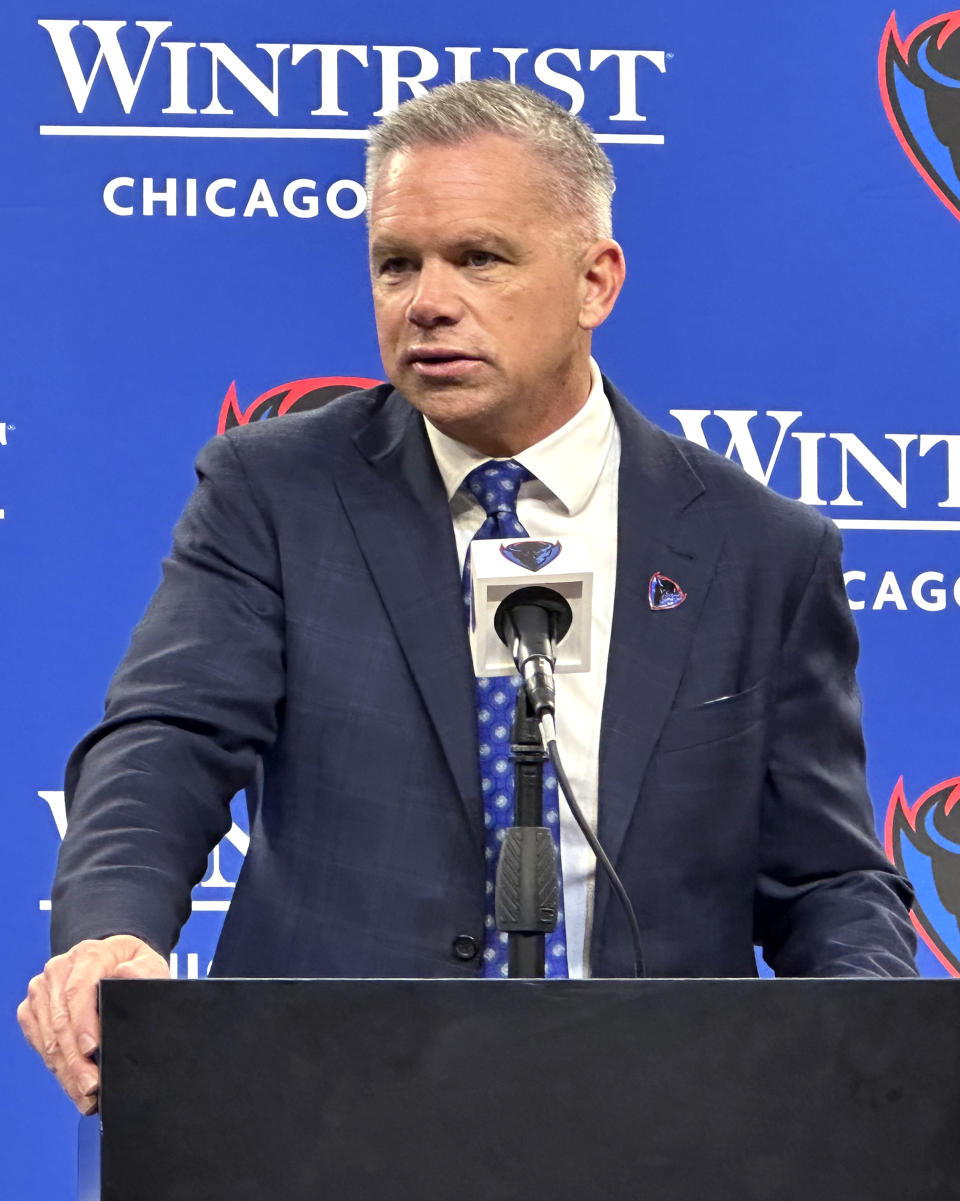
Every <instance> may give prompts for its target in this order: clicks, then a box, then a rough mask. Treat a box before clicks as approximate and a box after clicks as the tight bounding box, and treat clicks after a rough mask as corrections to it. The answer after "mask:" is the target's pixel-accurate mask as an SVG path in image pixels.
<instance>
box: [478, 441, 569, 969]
mask: <svg viewBox="0 0 960 1201" xmlns="http://www.w3.org/2000/svg"><path fill="white" fill-rule="evenodd" d="M530 479H533V476H532V475H531V474H530V472H529V471H527V469H526V468H525V467H522V466H521V465H520V464H519V463H517V462H515V461H514V460H513V459H506V460H503V459H491V460H489V462H486V463H481V464H480V466H479V467H475V468H474V469H473V471H471V472H470V474H469V475H468V476H467V478H466V479H465V480H464V481H463V483H462V484H461V485H460V487H461V489H462V490H464V491H467V492H469V493H470V494H471V495H472V496H473V497H475V498H476V500H477V501H479V503H480V504H481V505H482V506H483V510H484V512H485V513H486V515H487V517H486V520H485V521H484V523H483V525H482V526H481V527H480V528H479V529H478V530H477V532H476V533H475V534H474V536H473V540H475V539H477V538H526V537H527V536H528V535H527V531H526V530H525V529H524V528H523V526H522V525H521V524H520V521H519V519H518V517H517V493H518V492H519V490H520V485H521V484H522V483H523V482H524V481H525V480H530ZM471 541H472V540H471ZM469 569H470V548H469V547H468V548H467V555H466V559H465V561H464V566H463V599H464V603H465V604H466V606H467V615H468V620H469V613H470V586H469V580H470V575H469ZM519 685H520V677H519V676H517V675H514V676H491V677H489V678H482V677H481V678H479V679H478V680H477V733H478V735H479V739H478V742H479V749H480V783H481V787H482V789H483V823H484V855H485V857H486V903H485V906H484V914H485V916H484V945H483V974H484V976H485V977H496V978H500V977H502V976H506V975H507V974H508V968H509V958H510V955H509V936H508V935H506V934H503V933H501V932H500V931H499V930H497V928H496V925H495V923H494V883H495V880H496V875H497V859H498V857H499V854H500V844H501V843H502V842H503V839H504V836H505V834H506V831H507V828H508V827H509V826H511V825H513V784H514V780H513V760H512V759H511V758H510V724H511V722H512V720H513V711H514V707H515V706H516V703H517V689H518V687H519ZM543 824H544V825H545V826H546V827H547V828H548V829H549V830H550V831H551V833H552V834H553V840H554V842H555V843H556V844H557V851H558V853H559V849H560V814H559V811H558V809H557V779H556V776H555V775H554V773H553V768H552V767H551V765H550V764H549V763H547V764H545V765H544V770H543ZM557 862H558V863H559V854H558V860H557ZM560 896H561V906H560V912H559V916H558V920H557V928H556V930H554V931H553V933H552V934H548V935H547V938H546V956H545V959H546V967H545V974H546V977H547V978H548V979H550V978H557V977H565V976H566V975H567V947H566V935H565V931H564V923H563V905H562V897H563V876H562V872H561V878H560Z"/></svg>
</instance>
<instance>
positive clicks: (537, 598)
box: [493, 585, 573, 649]
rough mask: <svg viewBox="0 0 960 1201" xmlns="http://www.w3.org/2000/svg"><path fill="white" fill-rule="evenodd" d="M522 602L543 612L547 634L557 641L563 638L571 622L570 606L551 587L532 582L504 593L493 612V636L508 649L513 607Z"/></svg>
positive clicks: (512, 635) (512, 622)
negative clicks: (545, 614)
mask: <svg viewBox="0 0 960 1201" xmlns="http://www.w3.org/2000/svg"><path fill="white" fill-rule="evenodd" d="M524 605H533V606H534V607H535V608H538V609H543V610H544V611H545V612H546V613H547V615H548V618H549V622H550V634H551V636H552V638H553V641H554V642H561V641H562V640H563V639H564V638H565V637H566V634H567V631H568V630H569V629H570V626H571V625H572V623H573V610H572V609H571V608H570V602H569V601H568V600H567V598H566V597H565V596H561V595H560V593H559V592H557V590H556V589H555V588H544V587H542V586H541V585H532V586H531V587H529V588H518V589H517V590H516V592H511V593H509V594H508V595H507V596H505V597H504V598H503V600H502V601H501V602H500V604H499V605H498V606H497V611H496V613H494V615H493V628H494V629H495V630H496V631H497V637H498V638H499V639H500V641H501V642H502V643H504V645H505V646H506V647H507V648H508V649H512V643H513V639H514V637H515V636H516V634H515V631H516V622H515V620H514V618H513V613H514V610H515V609H517V608H519V607H521V606H524Z"/></svg>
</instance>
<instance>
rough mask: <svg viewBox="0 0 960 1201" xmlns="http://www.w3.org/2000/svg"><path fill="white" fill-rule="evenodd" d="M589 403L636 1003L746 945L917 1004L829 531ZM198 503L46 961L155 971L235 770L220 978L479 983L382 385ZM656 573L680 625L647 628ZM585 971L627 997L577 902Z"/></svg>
mask: <svg viewBox="0 0 960 1201" xmlns="http://www.w3.org/2000/svg"><path fill="white" fill-rule="evenodd" d="M608 394H609V396H610V400H611V404H612V405H613V408H614V412H615V415H616V419H617V422H618V425H619V429H620V434H621V438H622V459H621V468H620V506H619V529H618V547H617V584H616V598H615V609H614V619H613V631H612V636H611V646H610V658H609V672H608V677H607V685H606V695H605V701H604V711H603V724H602V735H601V746H600V799H599V836H600V839H601V841H602V843H603V845H604V846H605V848H606V850H607V852H608V854H609V855H610V858H611V859H612V860H613V861H614V863H615V864H616V866H617V868H618V871H619V873H620V875H621V877H622V879H623V882H624V885H625V886H626V888H627V891H628V892H629V894H630V896H631V898H632V901H633V905H634V907H635V909H636V912H637V915H638V918H639V922H640V926H641V929H642V932H643V940H644V943H643V947H644V955H645V959H646V965H647V971H648V974H650V975H660V976H749V975H753V974H754V972H755V966H754V954H753V945H754V942H757V943H759V944H761V945H762V947H763V948H764V952H765V955H766V958H767V960H768V961H769V962H770V963H771V964H772V965H773V966H774V968H775V969H776V971H777V972H778V973H779V974H782V975H863V974H876V975H908V974H912V973H913V972H914V970H915V969H914V967H913V960H912V949H913V934H912V930H911V927H910V924H909V921H908V917H907V909H906V907H907V905H908V904H909V899H910V891H909V887H908V885H906V883H905V882H904V881H903V880H902V879H901V878H900V877H899V876H898V875H897V874H896V873H895V872H894V870H893V869H892V868H891V866H890V864H889V863H888V862H887V861H886V859H885V858H884V856H883V854H882V852H881V850H880V847H879V845H878V843H877V840H876V838H875V835H874V833H873V817H872V809H871V805H870V801H869V799H868V796H867V793H866V788H865V783H864V773H863V747H862V740H861V733H860V707H859V698H858V693H857V689H856V684H855V680H854V664H855V660H856V653H857V641H856V634H855V631H854V628H853V623H852V620H851V617H850V612H849V608H848V605H847V600H846V595H845V592H844V587H843V581H842V578H841V573H840V566H839V538H838V536H837V534H836V532H835V530H834V527H833V526H832V524H831V523H829V522H828V521H827V520H825V519H824V518H823V517H822V516H821V515H819V514H817V513H816V512H814V511H812V510H810V509H808V508H806V507H803V506H801V505H799V504H797V503H794V502H791V501H788V500H785V499H783V498H781V497H779V496H776V495H774V494H773V493H771V492H769V491H768V490H766V489H765V488H763V487H762V486H760V485H759V484H757V483H755V482H754V481H753V480H751V479H750V478H748V477H747V476H746V475H745V474H744V472H743V471H742V470H741V469H740V468H739V467H737V466H735V465H732V464H730V463H729V462H727V461H726V460H724V459H722V458H721V457H719V456H717V455H714V454H712V453H711V452H709V451H705V450H703V449H701V448H699V447H696V446H694V445H692V444H690V443H688V442H685V441H683V440H682V439H678V438H675V437H671V436H669V435H667V434H666V433H664V432H663V431H661V430H659V429H657V428H656V427H654V426H652V425H651V424H650V423H649V422H647V421H646V420H644V418H642V417H641V416H640V415H639V414H638V413H637V412H636V411H635V410H634V409H633V408H632V407H631V406H630V405H629V404H628V403H627V402H626V401H625V400H624V399H623V398H622V397H621V396H620V395H619V394H618V393H617V392H616V391H615V390H614V389H612V387H610V386H608ZM197 470H198V475H199V485H198V487H197V490H196V492H195V494H194V496H193V497H192V499H191V501H190V503H189V505H188V507H187V509H186V511H185V513H184V516H183V517H182V519H181V520H180V522H179V524H178V526H177V529H176V532H175V540H174V546H173V550H172V552H171V555H170V557H169V558H168V559H167V560H166V561H165V564H164V578H163V582H162V584H161V587H160V589H159V590H158V592H157V594H156V596H155V597H154V599H153V601H152V602H151V605H150V607H149V609H148V611H147V614H146V616H145V617H144V619H143V621H142V622H141V623H140V625H139V626H138V627H137V629H136V631H135V632H134V635H133V639H132V643H131V647H130V650H129V652H128V654H127V656H126V658H125V659H124V661H123V663H122V664H121V666H120V668H119V669H118V672H117V674H116V676H115V678H114V680H113V683H112V685H111V689H110V693H109V696H108V700H107V707H106V713H105V717H104V720H103V722H102V723H101V725H100V726H98V727H97V729H96V730H94V731H93V732H92V733H91V734H90V735H88V736H87V738H86V739H84V741H83V742H82V743H81V745H80V746H79V747H78V748H77V750H76V751H75V752H74V755H73V757H72V758H71V761H70V764H69V767H68V779H67V790H68V806H69V808H68V814H69V827H68V830H67V834H66V838H65V840H64V843H63V847H62V852H61V859H60V865H59V869H58V874H57V879H56V882H55V887H54V904H53V935H52V937H53V945H54V950H55V951H59V950H64V949H66V948H67V947H68V946H70V945H72V944H73V943H74V942H76V941H78V940H79V939H81V938H89V937H100V936H103V935H106V934H111V933H120V932H127V933H133V934H137V935H139V936H140V937H142V938H144V939H146V940H147V941H148V942H149V943H151V944H152V945H153V946H155V947H157V948H158V949H160V950H161V951H163V952H166V951H168V950H169V949H170V948H171V947H172V946H173V944H174V943H175V941H176V938H177V933H178V930H179V928H180V926H181V924H182V923H183V921H184V920H185V919H186V917H187V915H188V912H189V903H190V890H191V887H192V886H193V885H194V884H195V883H196V882H197V881H198V880H199V879H200V878H201V876H202V874H203V872H204V869H205V865H206V859H207V854H208V852H209V850H210V848H211V846H212V845H213V844H215V843H216V841H217V840H218V839H219V838H220V837H221V836H222V835H223V834H224V832H225V831H226V829H227V828H228V826H229V822H230V819H229V811H228V802H229V799H230V797H231V796H232V795H233V794H234V793H235V792H236V791H237V790H239V789H241V788H243V787H244V786H246V785H247V784H248V783H249V781H250V779H251V776H252V775H253V773H254V771H255V768H256V764H257V761H258V760H259V759H262V763H263V781H264V783H263V793H262V800H261V802H260V804H259V806H258V807H257V809H256V811H255V812H254V813H253V814H252V815H251V829H250V848H249V852H248V854H247V857H246V861H245V864H244V867H243V870H242V873H241V876H240V879H239V882H238V884H237V888H236V893H235V897H234V900H233V903H232V906H231V909H230V912H229V913H228V915H227V918H226V921H225V925H224V930H223V935H222V938H221V941H220V945H219V948H218V950H217V955H216V959H215V963H214V972H215V973H217V974H220V975H237V976H283V975H289V976H451V975H472V974H475V973H477V972H478V971H479V967H480V962H479V958H474V959H472V960H469V961H465V960H463V959H460V958H457V956H456V954H455V952H454V950H453V947H454V943H455V940H457V938H458V936H462V935H467V936H470V937H472V938H473V939H474V940H476V942H477V944H482V937H483V913H484V873H483V849H482V847H483V842H482V834H481V830H482V806H481V800H480V788H479V778H478V770H477V754H476V732H475V718H474V709H473V704H474V702H473V695H474V689H473V673H472V669H471V663H470V657H469V651H468V645H467V637H466V632H465V629H464V622H463V607H462V602H461V596H460V578H459V570H458V565H457V553H456V548H455V543H454V536H453V531H452V527H451V521H450V515H449V507H448V504H447V500H446V495H445V492H444V489H443V485H442V483H441V480H440V476H439V473H438V471H437V468H436V465H435V463H434V460H433V456H432V454H431V451H430V448H429V444H428V442H427V439H426V435H425V432H424V428H423V421H422V418H421V417H420V415H419V414H418V413H416V412H415V411H414V410H413V409H412V408H411V407H410V406H409V404H408V403H407V402H406V400H405V399H404V398H403V397H402V396H401V395H399V394H398V393H397V392H395V391H393V390H392V389H391V388H390V386H389V385H384V386H382V387H379V388H375V389H372V390H371V391H369V392H361V393H355V394H352V395H351V396H349V397H347V398H344V399H342V400H340V401H338V402H336V403H335V404H333V405H331V406H329V407H328V408H326V409H323V410H321V411H318V412H311V413H306V414H303V415H290V416H287V417H284V418H283V419H282V420H274V421H269V422H266V423H263V424H259V425H256V426H250V427H243V428H239V429H236V430H233V431H231V432H230V433H228V434H227V435H225V436H222V437H220V438H217V439H215V440H214V441H213V442H211V443H210V444H209V445H208V446H207V447H206V448H205V449H204V450H203V452H202V453H201V455H200V457H199V459H198V463H197ZM656 571H660V572H663V573H664V574H666V575H667V576H670V577H671V578H672V579H674V580H676V581H678V582H679V584H680V586H681V587H682V588H683V590H684V591H685V592H686V594H687V600H686V601H685V602H684V603H683V604H682V605H681V606H679V607H678V608H675V609H672V610H668V611H658V612H654V611H652V610H651V609H650V606H649V603H648V597H647V589H648V581H649V579H650V576H651V575H652V573H653V572H656ZM717 698H720V699H717ZM459 945H460V947H461V951H462V948H463V946H464V943H463V942H462V941H461V943H460V944H459ZM591 967H592V971H593V973H594V974H595V975H598V976H616V975H629V974H630V971H631V951H630V939H629V936H628V932H627V928H626V925H625V922H624V919H623V916H622V914H621V912H620V910H619V906H618V905H617V903H616V901H615V898H614V899H612V898H611V893H610V890H609V888H608V886H607V884H606V881H605V880H604V879H603V878H602V877H598V880H597V888H596V902H595V913H594V921H593V937H592V942H591Z"/></svg>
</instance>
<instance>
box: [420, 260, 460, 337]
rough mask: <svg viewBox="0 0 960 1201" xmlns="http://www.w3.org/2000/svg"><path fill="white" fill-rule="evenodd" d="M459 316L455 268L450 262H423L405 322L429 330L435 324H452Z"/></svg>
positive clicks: (458, 296)
mask: <svg viewBox="0 0 960 1201" xmlns="http://www.w3.org/2000/svg"><path fill="white" fill-rule="evenodd" d="M461 316H462V304H461V300H460V293H459V288H458V279H457V271H456V268H455V267H453V266H452V265H451V264H449V263H438V262H429V261H428V262H424V263H422V264H421V267H420V271H419V273H418V275H417V286H416V288H415V290H414V293H413V296H412V297H411V299H410V304H409V306H408V307H407V320H408V321H409V322H410V323H411V324H412V325H419V326H423V327H424V328H427V329H429V328H431V327H432V326H435V325H453V324H455V323H456V322H457V321H459V320H460V317H461Z"/></svg>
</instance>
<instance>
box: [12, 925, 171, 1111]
mask: <svg viewBox="0 0 960 1201" xmlns="http://www.w3.org/2000/svg"><path fill="white" fill-rule="evenodd" d="M169 975H170V968H169V967H168V965H167V961H166V960H165V959H164V958H163V956H162V955H159V954H157V952H156V951H155V950H154V949H153V948H152V947H150V946H148V945H147V944H146V943H145V942H143V941H142V940H141V939H139V938H135V937H134V936H133V935H132V934H114V935H111V937H109V938H100V939H92V938H91V939H87V940H85V941H84V942H78V943H77V944H76V946H74V947H71V948H70V950H69V951H67V953H66V954H65V955H55V956H54V957H53V958H52V959H50V960H49V961H48V962H47V965H46V967H45V968H44V969H43V971H42V972H41V973H40V975H39V976H34V978H33V979H32V980H31V981H30V987H29V988H28V990H27V996H26V999H25V1000H24V1001H22V1002H21V1003H20V1006H19V1008H18V1009H17V1020H18V1021H19V1022H20V1028H21V1029H22V1030H23V1033H24V1034H25V1035H26V1038H27V1041H28V1042H29V1043H30V1045H31V1046H32V1047H33V1048H34V1050H36V1051H37V1052H39V1054H40V1055H41V1056H42V1058H43V1062H44V1063H45V1064H46V1065H47V1067H48V1068H49V1069H50V1071H51V1072H53V1074H54V1075H55V1076H56V1077H57V1079H58V1080H59V1081H60V1083H61V1085H62V1086H63V1089H64V1092H66V1094H67V1095H68V1096H69V1098H70V1100H71V1101H72V1102H73V1103H74V1105H76V1107H77V1109H79V1110H80V1112H81V1113H83V1114H89V1113H93V1112H94V1111H95V1110H96V1108H97V1093H98V1090H99V1087H100V1072H99V1071H98V1069H97V1066H96V1064H95V1063H93V1061H92V1060H91V1059H90V1058H89V1056H90V1055H92V1054H93V1052H94V1051H95V1050H96V1049H97V1048H98V1047H99V1045H100V1020H99V1018H98V1016H97V983H98V982H99V981H100V980H103V979H104V978H105V977H108V976H110V977H120V978H121V979H125V980H151V979H154V980H156V979H166V978H168V977H169Z"/></svg>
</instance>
